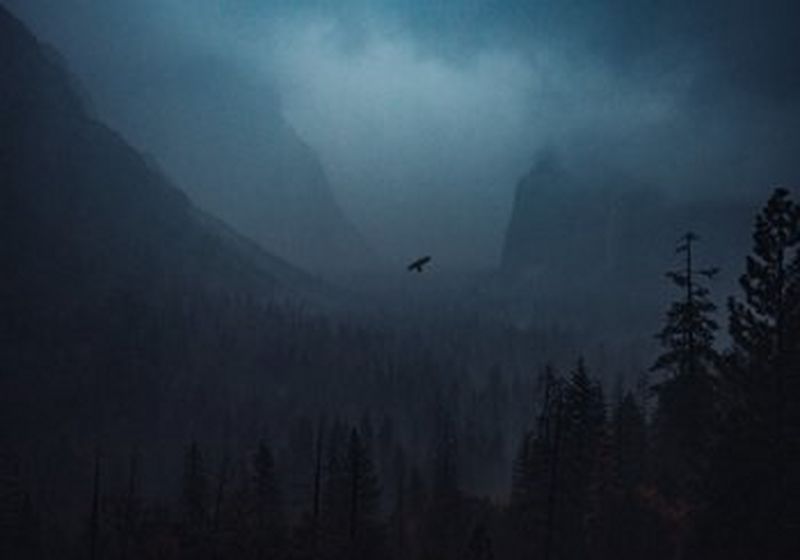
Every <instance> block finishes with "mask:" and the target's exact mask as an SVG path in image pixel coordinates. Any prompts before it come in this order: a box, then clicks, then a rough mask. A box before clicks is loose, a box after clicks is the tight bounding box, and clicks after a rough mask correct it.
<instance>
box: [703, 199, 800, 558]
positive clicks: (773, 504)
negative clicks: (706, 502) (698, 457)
mask: <svg viewBox="0 0 800 560" xmlns="http://www.w3.org/2000/svg"><path fill="white" fill-rule="evenodd" d="M740 285H741V288H742V290H743V292H744V299H743V300H740V299H736V298H731V299H730V300H729V305H728V309H729V312H730V321H729V328H730V334H731V339H732V341H733V348H732V351H731V353H730V355H729V356H728V359H727V360H726V363H725V367H724V370H723V376H722V385H721V393H722V399H721V402H722V413H723V414H724V422H722V423H721V424H720V425H721V433H720V435H719V439H720V444H719V446H718V448H717V452H716V454H715V460H714V464H713V466H712V472H711V473H710V476H709V477H708V486H709V487H710V488H711V492H712V503H711V504H710V507H709V508H708V510H707V512H706V513H705V515H704V519H703V520H702V524H701V525H700V527H699V529H698V531H697V532H696V538H695V543H694V544H695V547H696V551H697V554H696V556H697V557H698V558H699V557H703V556H705V555H707V553H708V551H709V550H713V551H715V552H716V553H717V554H725V555H726V556H727V557H729V558H752V557H763V558H790V557H796V556H798V555H800V541H799V540H798V538H797V527H798V526H800V475H799V474H798V473H800V417H798V415H799V414H800V412H798V406H797V403H798V402H800V381H799V380H798V374H800V372H798V369H799V368H798V364H800V206H798V204H797V203H795V202H794V201H793V200H792V199H791V198H790V196H789V192H788V191H786V190H785V189H777V190H775V192H774V193H773V194H772V196H771V197H770V199H769V200H768V202H767V204H766V206H765V207H764V208H763V209H762V210H761V212H760V213H759V214H758V216H757V217H756V223H755V230H754V234H753V253H752V254H751V255H750V256H748V258H747V261H746V271H745V273H744V275H743V276H742V277H741V279H740Z"/></svg>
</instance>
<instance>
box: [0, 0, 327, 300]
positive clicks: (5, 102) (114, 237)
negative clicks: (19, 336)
mask: <svg viewBox="0 0 800 560" xmlns="http://www.w3.org/2000/svg"><path fill="white" fill-rule="evenodd" d="M0 239H2V243H0V260H2V263H3V266H2V269H3V278H2V281H0V301H1V302H2V303H3V305H4V306H9V307H7V308H6V309H8V308H10V307H14V308H17V309H19V310H20V313H25V312H28V311H30V310H32V309H38V310H43V311H46V312H48V313H56V312H57V310H58V309H61V308H65V307H69V306H70V305H73V304H74V305H84V304H89V303H90V302H101V301H103V300H104V299H107V298H113V297H117V296H119V295H120V294H122V293H124V294H131V295H133V296H136V297H137V299H140V300H141V301H147V300H148V299H150V298H156V297H163V295H164V294H165V293H167V292H170V293H186V291H187V290H192V291H195V290H196V291H202V292H204V293H207V292H223V293H246V294H248V295H249V296H251V297H256V298H263V299H270V300H271V299H273V298H279V297H284V296H287V297H288V296H290V295H291V294H295V295H298V296H299V295H300V294H301V293H302V292H303V291H304V290H306V289H308V290H311V291H313V290H314V289H316V288H315V286H316V283H315V281H313V280H311V279H310V278H308V277H306V275H305V274H304V273H302V272H300V271H299V270H297V269H295V268H293V267H292V266H291V265H289V264H288V263H286V262H284V261H282V260H280V259H278V258H276V257H272V256H270V255H269V254H267V253H265V252H264V251H262V250H261V249H259V248H258V247H257V246H255V244H254V243H252V242H250V241H248V240H246V239H245V238H242V237H241V236H240V235H238V234H236V233H234V232H233V231H232V230H231V229H230V228H228V227H227V226H225V225H224V224H223V223H221V222H220V221H218V220H217V219H216V218H212V217H211V216H209V215H206V214H205V213H203V212H202V211H200V210H199V209H198V208H196V207H195V206H194V205H193V204H192V202H191V201H190V200H189V198H188V197H187V196H186V195H184V193H183V192H181V191H180V190H178V189H177V188H176V187H174V186H173V185H172V184H171V183H170V181H169V180H167V179H166V178H165V177H164V176H163V175H162V174H161V173H160V172H159V170H158V169H157V168H155V167H154V166H153V165H151V164H149V163H148V162H147V161H146V159H145V158H143V157H142V156H141V155H140V154H139V153H138V152H137V151H136V150H134V149H133V148H131V147H130V146H129V145H128V144H127V143H126V142H125V141H124V140H123V139H122V138H121V137H120V136H119V135H118V134H117V133H115V132H114V131H113V130H111V129H110V128H108V127H107V126H105V125H104V124H102V123H100V122H98V121H96V120H95V119H93V118H91V117H90V116H89V114H88V113H87V111H86V110H85V108H84V103H83V101H82V99H81V98H80V96H79V95H78V94H77V93H76V89H75V87H74V83H73V80H72V78H71V77H70V75H69V74H68V73H67V72H66V71H65V70H64V69H63V66H62V65H61V64H60V62H59V59H58V56H57V55H56V54H55V53H53V52H52V51H50V50H49V49H48V48H46V47H44V46H42V45H41V44H40V43H39V42H38V41H37V40H36V39H35V38H34V37H33V36H32V35H31V34H30V33H29V32H28V30H27V29H26V28H25V27H24V26H23V25H22V24H21V23H20V22H19V21H18V20H17V19H15V18H14V17H13V16H12V15H11V14H9V13H8V12H7V11H6V10H5V9H4V8H2V7H0Z"/></svg>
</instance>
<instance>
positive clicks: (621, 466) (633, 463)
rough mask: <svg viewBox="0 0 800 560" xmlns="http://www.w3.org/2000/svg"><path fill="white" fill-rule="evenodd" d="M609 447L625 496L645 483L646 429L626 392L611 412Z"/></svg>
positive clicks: (632, 398) (641, 414) (637, 406)
mask: <svg viewBox="0 0 800 560" xmlns="http://www.w3.org/2000/svg"><path fill="white" fill-rule="evenodd" d="M612 425H613V431H612V444H613V449H614V460H613V463H614V470H615V472H616V478H617V480H618V482H619V484H620V486H621V488H622V490H623V491H625V492H630V491H632V490H633V489H635V488H636V487H637V486H638V485H639V484H641V482H642V481H643V480H644V475H645V465H646V454H647V425H646V422H645V417H644V412H643V411H642V409H641V407H640V406H639V403H637V402H636V399H635V398H634V396H633V394H632V393H630V392H628V393H625V396H623V397H622V399H621V400H620V402H619V403H618V404H617V406H616V407H615V409H614V414H613V424H612Z"/></svg>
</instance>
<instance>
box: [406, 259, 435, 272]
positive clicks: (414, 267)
mask: <svg viewBox="0 0 800 560" xmlns="http://www.w3.org/2000/svg"><path fill="white" fill-rule="evenodd" d="M429 262H431V257H430V255H426V256H424V257H421V258H419V259H417V260H415V261H414V262H412V263H411V264H410V265H408V267H407V268H408V271H409V272H411V271H412V270H416V271H417V272H422V267H423V266H425V265H426V264H428V263H429Z"/></svg>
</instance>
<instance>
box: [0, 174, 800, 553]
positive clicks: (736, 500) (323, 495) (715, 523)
mask: <svg viewBox="0 0 800 560" xmlns="http://www.w3.org/2000/svg"><path fill="white" fill-rule="evenodd" d="M702 248H703V246H702V240H701V239H698V237H697V236H696V235H694V234H692V233H689V234H687V235H685V236H684V237H683V238H682V239H681V241H680V243H679V245H678V247H677V253H678V257H679V258H680V266H679V268H677V269H675V270H671V271H669V272H668V276H669V279H670V280H671V281H672V282H673V283H674V284H675V287H676V288H677V290H676V292H675V293H676V294H677V295H676V299H675V301H674V303H673V304H672V305H671V306H670V307H669V309H668V312H667V315H666V319H665V322H664V325H663V327H662V328H661V330H660V331H658V333H657V339H658V341H659V342H660V344H661V346H662V351H661V353H660V354H659V355H657V356H654V359H653V366H652V368H651V369H650V371H649V372H647V373H648V375H649V376H650V377H651V379H652V382H651V383H650V384H649V386H646V387H644V386H642V385H641V384H639V385H638V386H636V385H634V384H632V383H630V382H628V383H621V384H619V385H618V386H616V387H613V386H612V385H613V384H610V383H603V382H602V379H601V378H600V376H598V375H597V374H596V373H595V372H594V371H593V369H592V364H591V363H587V362H586V361H585V360H584V359H581V358H578V357H577V356H575V357H574V359H573V360H572V364H573V365H572V366H571V367H568V368H563V370H562V371H559V369H557V368H556V367H539V364H541V363H543V360H542V356H550V357H555V358H559V357H560V356H559V352H561V351H563V350H564V348H565V347H566V346H565V347H564V348H561V349H558V348H557V347H558V345H559V342H558V340H556V339H554V338H548V337H547V335H546V334H543V333H541V332H536V331H530V330H529V331H520V330H518V329H509V328H506V327H503V326H501V325H498V324H496V323H494V322H485V323H482V322H480V321H478V322H477V323H470V324H468V325H466V326H464V325H459V324H458V323H457V322H452V323H447V322H446V321H444V322H443V323H442V324H438V325H437V326H436V327H426V326H417V327H415V326H409V325H403V326H400V327H396V328H394V329H387V328H386V327H383V326H380V325H379V324H376V323H369V322H366V321H364V322H355V321H352V322H348V321H344V320H341V319H337V320H334V319H327V318H324V317H320V316H315V315H313V314H308V313H303V312H301V311H300V310H298V309H296V308H290V307H286V306H280V305H274V306H265V305H263V304H259V303H256V302H254V301H252V300H250V299H248V298H243V297H237V296H234V295H231V296H229V297H226V298H216V299H208V298H199V297H198V298H195V297H193V296H192V295H191V293H189V294H187V293H184V294H177V293H175V294H163V297H162V298H160V299H159V300H158V301H155V300H153V299H143V298H137V297H135V296H132V295H120V296H119V298H118V300H107V301H105V302H104V303H103V304H102V305H100V306H95V307H92V308H91V309H89V308H86V309H79V310H77V311H75V310H73V311H72V312H71V313H69V314H64V315H63V316H62V317H54V320H53V321H51V322H49V323H47V324H41V325H38V328H36V329H30V330H27V331H20V330H19V329H17V330H14V331H13V332H12V331H9V332H8V333H7V334H8V337H7V338H9V339H10V338H12V337H13V338H14V342H15V345H14V346H13V347H12V346H10V345H6V346H4V351H5V356H4V360H3V368H4V375H3V390H4V392H3V412H2V422H3V425H4V429H3V439H2V442H3V449H2V451H1V452H0V539H1V540H0V543H1V544H0V547H1V548H0V550H2V551H3V553H4V556H3V557H6V556H8V555H9V554H10V555H11V556H8V557H14V558H209V559H213V558H216V559H225V558H253V559H260V558H286V559H294V558H297V559H339V558H343V559H344V558H348V559H349V558H352V559H368V558H398V559H400V558H403V559H406V558H409V559H412V558H418V559H437V560H446V559H450V558H453V559H456V558H458V559H461V558H473V559H481V560H488V559H491V558H512V559H515V558H544V559H557V558H558V559H576V560H577V559H585V558H597V559H615V560H624V559H628V558H630V559H641V558H655V559H658V558H665V559H666V558H792V557H795V556H796V555H797V554H800V537H798V534H799V533H798V529H800V406H799V405H800V379H798V376H800V206H798V204H797V203H796V202H794V201H793V200H792V199H791V197H790V195H789V193H788V192H787V191H785V190H777V191H775V193H774V194H773V195H772V196H771V198H770V199H769V201H768V202H767V204H766V206H765V207H764V208H763V209H762V210H761V212H760V213H759V214H758V216H757V218H756V224H755V231H754V235H753V248H752V254H751V255H750V257H748V259H747V262H746V263H745V270H744V273H743V275H742V277H741V293H740V294H738V295H736V296H735V297H733V298H731V299H730V301H729V302H728V303H727V306H726V308H725V313H722V312H720V311H719V310H718V308H717V306H716V305H715V304H714V298H713V290H712V288H713V277H714V275H715V271H714V269H711V268H704V266H702V265H701V264H700V263H704V262H705V261H706V260H709V261H713V255H706V254H704V253H703V251H702ZM668 257H669V256H668V255H667V256H665V261H666V260H668ZM723 323H727V325H728V331H729V336H728V337H722V336H719V330H720V329H719V325H720V324H723ZM655 330H656V329H654V331H655ZM87 333H89V334H90V336H87ZM642 373H645V372H642Z"/></svg>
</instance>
